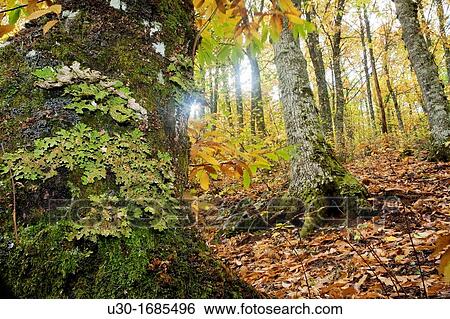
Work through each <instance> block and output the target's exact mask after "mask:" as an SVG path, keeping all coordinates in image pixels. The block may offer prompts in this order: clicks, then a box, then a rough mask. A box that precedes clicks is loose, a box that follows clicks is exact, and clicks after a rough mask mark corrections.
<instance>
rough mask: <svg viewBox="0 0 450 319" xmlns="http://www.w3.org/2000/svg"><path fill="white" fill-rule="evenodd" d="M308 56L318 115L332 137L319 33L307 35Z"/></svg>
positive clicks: (310, 19)
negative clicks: (314, 78)
mask: <svg viewBox="0 0 450 319" xmlns="http://www.w3.org/2000/svg"><path fill="white" fill-rule="evenodd" d="M311 15H312V13H311V12H310V11H307V12H306V19H307V20H308V21H310V22H312V17H311ZM307 44H308V50H309V56H310V57H311V61H312V64H313V67H314V73H315V75H316V83H317V91H318V96H319V106H320V115H321V117H322V123H323V126H324V128H325V132H326V134H327V136H332V135H333V120H332V118H331V106H330V97H329V94H328V86H327V80H326V77H325V64H324V62H323V56H322V50H321V48H320V42H319V33H318V32H317V31H313V32H310V33H308V38H307Z"/></svg>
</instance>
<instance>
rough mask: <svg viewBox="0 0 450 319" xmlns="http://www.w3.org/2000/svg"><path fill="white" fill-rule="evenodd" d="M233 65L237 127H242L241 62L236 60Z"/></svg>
mask: <svg viewBox="0 0 450 319" xmlns="http://www.w3.org/2000/svg"><path fill="white" fill-rule="evenodd" d="M233 67H234V89H235V98H236V113H237V118H238V125H239V128H241V129H242V128H243V127H244V104H243V102H242V85H241V64H240V62H237V63H235V64H234V65H233Z"/></svg>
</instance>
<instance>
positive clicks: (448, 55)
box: [436, 0, 450, 83]
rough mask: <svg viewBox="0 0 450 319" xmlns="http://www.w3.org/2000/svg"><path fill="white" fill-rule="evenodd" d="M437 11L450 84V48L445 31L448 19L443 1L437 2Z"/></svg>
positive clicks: (437, 0)
mask: <svg viewBox="0 0 450 319" xmlns="http://www.w3.org/2000/svg"><path fill="white" fill-rule="evenodd" d="M436 11H437V16H438V19H439V33H440V36H441V41H442V48H443V49H444V59H445V67H446V69H447V83H450V46H449V43H448V38H447V32H446V30H445V28H446V25H447V21H446V20H447V19H446V18H445V15H444V6H443V5H442V0H436Z"/></svg>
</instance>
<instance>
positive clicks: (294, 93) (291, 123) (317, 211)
mask: <svg viewBox="0 0 450 319" xmlns="http://www.w3.org/2000/svg"><path fill="white" fill-rule="evenodd" d="M274 51H275V64H276V67H277V73H278V79H279V83H280V90H281V101H282V103H283V114H284V121H285V127H286V133H287V136H288V143H289V144H290V145H293V146H296V152H295V154H294V157H293V159H292V160H291V179H290V194H291V195H292V196H295V198H300V199H301V200H302V201H303V202H304V204H305V206H306V207H309V208H310V210H309V211H308V212H307V214H306V215H305V222H304V225H303V228H302V231H301V235H302V236H305V235H307V234H309V233H310V232H311V231H312V230H313V229H314V228H316V227H318V226H320V224H321V223H322V222H323V218H324V217H325V216H327V214H329V213H330V211H329V210H327V209H321V208H323V207H327V206H328V207H329V204H330V202H329V198H330V197H342V196H344V197H345V196H354V197H358V198H360V199H362V198H364V197H365V194H366V193H365V189H364V188H363V187H362V186H361V185H360V184H359V183H358V181H357V180H356V179H355V178H354V177H353V176H352V175H351V174H349V173H348V171H347V170H346V169H345V168H344V167H343V166H342V165H341V164H340V163H339V162H338V161H337V159H336V158H335V156H334V154H333V151H332V149H331V147H330V146H329V144H327V142H326V140H325V137H324V132H323V129H322V126H321V125H320V118H319V114H318V112H317V109H316V106H315V103H314V96H313V92H312V90H311V86H310V82H309V76H308V71H307V64H306V59H305V57H304V55H303V52H302V51H301V48H300V45H299V43H298V42H297V41H295V40H294V37H293V35H292V32H291V31H290V30H289V28H288V26H287V22H286V21H285V22H284V25H283V31H282V33H281V36H280V39H279V40H278V41H277V42H275V44H274ZM352 213H353V214H356V209H355V210H352ZM354 217H355V216H354V215H353V216H350V218H354Z"/></svg>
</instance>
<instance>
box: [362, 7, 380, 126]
mask: <svg viewBox="0 0 450 319" xmlns="http://www.w3.org/2000/svg"><path fill="white" fill-rule="evenodd" d="M359 22H360V37H361V46H362V49H363V62H364V75H365V77H366V90H367V106H368V108H369V114H370V123H371V126H372V128H373V129H375V128H376V121H375V112H374V109H373V98H372V87H371V84H370V73H369V61H368V59H367V48H366V36H365V34H364V33H365V28H364V21H363V18H362V15H361V13H360V14H359Z"/></svg>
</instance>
